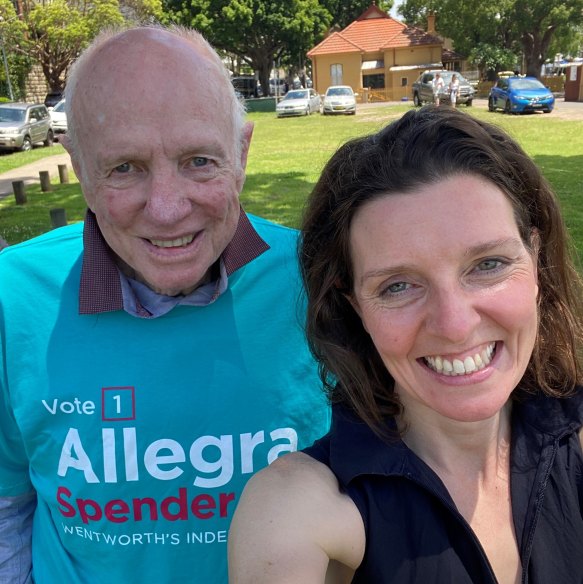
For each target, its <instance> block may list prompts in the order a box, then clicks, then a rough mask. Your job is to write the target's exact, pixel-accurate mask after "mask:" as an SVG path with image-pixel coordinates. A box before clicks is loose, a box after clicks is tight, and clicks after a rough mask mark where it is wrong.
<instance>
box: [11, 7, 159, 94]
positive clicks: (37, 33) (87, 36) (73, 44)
mask: <svg viewBox="0 0 583 584" xmlns="http://www.w3.org/2000/svg"><path fill="white" fill-rule="evenodd" d="M21 4H22V8H23V14H22V17H23V22H24V23H25V25H26V29H27V41H26V42H23V43H22V44H21V45H20V46H19V47H18V50H19V51H20V52H21V53H23V54H26V55H28V56H29V57H30V58H31V59H32V60H33V61H35V62H37V63H39V64H40V66H41V67H42V70H43V73H44V76H45V79H46V81H47V84H48V86H49V91H51V92H61V91H62V90H63V89H64V84H65V77H66V73H67V70H68V68H69V66H70V65H71V63H72V62H73V60H74V59H75V58H76V57H77V56H78V55H79V53H80V52H81V51H82V50H83V49H84V48H85V47H86V46H87V45H88V44H89V43H90V42H91V40H92V39H93V38H94V37H95V36H96V35H97V34H98V33H99V31H100V30H102V29H103V28H105V27H108V26H121V25H123V23H124V21H126V20H128V19H132V20H138V21H140V20H144V19H146V20H147V19H150V18H160V17H163V12H162V7H161V0H130V1H128V2H126V3H125V4H124V5H122V6H120V3H119V1H118V0H22V2H21ZM122 10H123V11H124V12H125V14H126V18H124V15H123V14H122Z"/></svg>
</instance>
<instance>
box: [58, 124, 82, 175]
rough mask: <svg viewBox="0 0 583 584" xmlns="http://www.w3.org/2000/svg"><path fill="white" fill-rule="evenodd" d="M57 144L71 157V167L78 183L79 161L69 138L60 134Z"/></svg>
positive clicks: (79, 173)
mask: <svg viewBox="0 0 583 584" xmlns="http://www.w3.org/2000/svg"><path fill="white" fill-rule="evenodd" d="M59 144H61V145H62V146H63V148H64V149H65V150H66V151H67V152H68V153H69V156H70V157H71V165H72V166H73V170H74V171H75V174H76V175H77V178H78V179H79V181H80V180H81V165H80V164H79V161H78V160H77V154H76V153H75V151H74V149H73V146H72V144H71V138H70V137H69V136H67V134H62V135H61V136H60V137H59Z"/></svg>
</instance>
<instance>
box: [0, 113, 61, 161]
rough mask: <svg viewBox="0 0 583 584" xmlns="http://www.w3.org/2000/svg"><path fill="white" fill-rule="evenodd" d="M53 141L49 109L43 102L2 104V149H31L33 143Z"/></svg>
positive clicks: (0, 137)
mask: <svg viewBox="0 0 583 584" xmlns="http://www.w3.org/2000/svg"><path fill="white" fill-rule="evenodd" d="M39 142H42V143H43V144H44V145H45V146H51V145H52V143H53V128H52V125H51V116H50V115H49V110H48V109H47V107H46V106H45V105H43V104H38V103H36V104H33V103H3V104H0V150H22V151H26V150H30V149H31V148H32V146H33V144H37V143H39Z"/></svg>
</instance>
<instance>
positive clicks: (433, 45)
mask: <svg viewBox="0 0 583 584" xmlns="http://www.w3.org/2000/svg"><path fill="white" fill-rule="evenodd" d="M442 50H443V40H442V39H441V38H440V37H439V36H438V35H437V34H436V33H435V20H434V18H433V17H432V16H431V17H430V18H429V22H428V31H427V32H426V31H424V30H421V29H419V28H414V27H408V26H407V25H405V24H403V23H402V22H400V21H398V20H395V19H394V18H391V17H390V16H389V15H388V14H387V13H386V12H384V11H383V10H381V9H380V8H379V7H378V6H376V5H375V4H374V3H373V4H372V5H371V6H370V7H369V8H368V9H367V10H366V11H365V12H363V13H362V14H361V15H360V16H359V17H358V18H357V19H356V20H355V21H354V22H352V23H351V24H349V25H348V26H347V27H346V28H345V29H343V30H341V31H340V32H333V33H332V34H330V35H329V36H327V37H326V38H325V39H324V40H323V41H322V42H321V43H319V44H318V45H316V46H315V47H314V48H313V49H311V50H310V51H308V57H309V58H310V59H311V60H312V77H313V81H314V87H315V88H316V90H317V91H318V93H324V92H325V91H326V89H327V88H328V87H329V86H330V85H350V86H351V87H352V89H353V90H354V91H355V92H356V93H358V94H359V97H360V100H361V101H364V102H367V101H398V100H401V99H402V98H405V97H407V98H411V84H412V83H413V81H415V80H416V79H417V77H418V76H419V74H420V73H421V72H422V71H423V70H425V69H441V68H443V66H444V65H443V59H442Z"/></svg>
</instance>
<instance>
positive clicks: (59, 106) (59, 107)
mask: <svg viewBox="0 0 583 584" xmlns="http://www.w3.org/2000/svg"><path fill="white" fill-rule="evenodd" d="M53 111H54V112H59V113H62V112H64V111H65V102H64V101H60V102H59V103H58V104H57V105H56V106H55V107H54V108H53Z"/></svg>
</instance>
